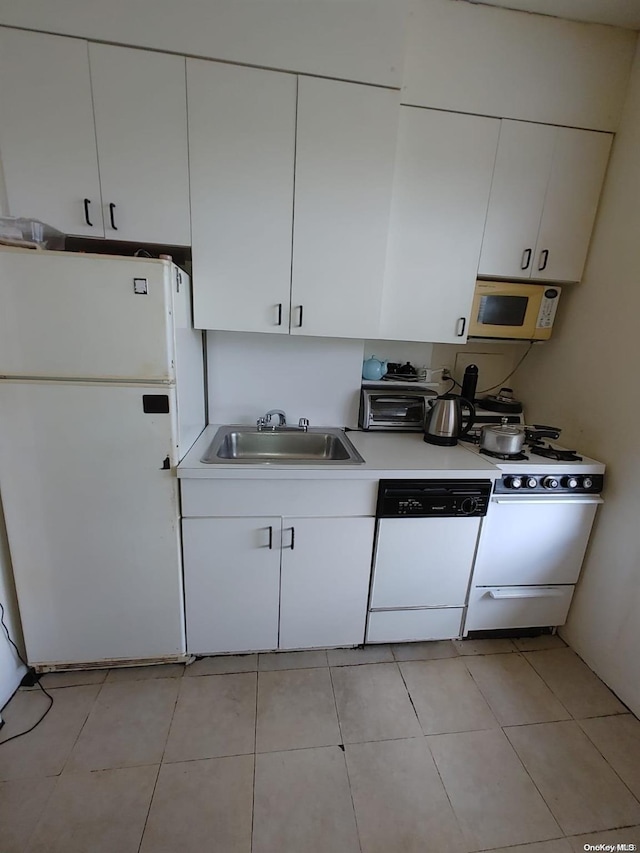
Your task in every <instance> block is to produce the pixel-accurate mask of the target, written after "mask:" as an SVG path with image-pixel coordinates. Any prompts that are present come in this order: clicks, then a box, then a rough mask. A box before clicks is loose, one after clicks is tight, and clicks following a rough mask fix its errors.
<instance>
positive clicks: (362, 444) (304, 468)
mask: <svg viewBox="0 0 640 853" xmlns="http://www.w3.org/2000/svg"><path fill="white" fill-rule="evenodd" d="M245 426H246V425H245ZM218 428H219V425H211V426H208V427H207V428H206V429H205V430H204V432H203V433H202V435H201V436H200V438H199V439H198V440H197V441H196V443H195V444H194V445H193V447H192V448H191V450H190V451H189V452H188V453H187V455H186V456H185V457H184V459H183V460H182V462H181V463H180V464H179V465H178V477H179V478H181V479H184V478H195V479H203V478H206V479H223V480H229V479H234V480H257V479H282V478H283V475H284V474H286V479H287V480H298V479H299V480H379V479H383V478H384V479H399V480H401V479H409V478H436V479H438V478H441V479H447V478H454V477H475V478H478V477H480V478H483V479H490V480H496V479H499V477H500V476H501V472H500V471H499V469H498V468H497V467H496V466H495V465H492V464H491V462H489V461H488V460H487V459H486V458H484V457H482V456H478V455H477V454H476V453H472V452H471V451H469V450H467V449H466V448H465V447H464V445H461V444H459V445H456V446H455V447H436V446H435V445H433V444H427V443H426V442H425V441H423V437H422V433H389V432H362V431H359V430H349V431H348V432H347V436H348V437H349V440H350V441H351V442H352V443H353V445H354V447H355V448H356V450H357V451H358V452H359V453H360V455H361V456H362V457H363V458H364V460H365V462H364V465H362V464H360V465H357V464H353V465H330V464H326V465H322V464H320V465H305V464H304V463H300V464H291V463H289V464H286V465H277V464H275V463H272V462H263V463H261V464H256V465H248V464H246V463H243V464H230V465H217V464H214V465H210V464H207V463H205V462H200V458H201V457H202V456H203V455H204V453H205V451H206V449H207V447H208V446H209V444H210V442H211V441H212V440H213V437H214V435H215V434H216V431H217V430H218Z"/></svg>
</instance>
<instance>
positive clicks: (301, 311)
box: [298, 305, 304, 329]
mask: <svg viewBox="0 0 640 853" xmlns="http://www.w3.org/2000/svg"><path fill="white" fill-rule="evenodd" d="M298 310H299V311H300V314H299V316H298V328H299V329H301V328H302V314H303V312H304V305H298Z"/></svg>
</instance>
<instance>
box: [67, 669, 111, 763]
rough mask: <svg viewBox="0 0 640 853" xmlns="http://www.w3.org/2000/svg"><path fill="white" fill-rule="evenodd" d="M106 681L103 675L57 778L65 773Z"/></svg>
mask: <svg viewBox="0 0 640 853" xmlns="http://www.w3.org/2000/svg"><path fill="white" fill-rule="evenodd" d="M106 680H107V676H106V675H105V677H104V681H101V682H99V689H98V692H97V693H96V695H95V696H94V698H93V702H92V703H91V708H89V711H88V713H87V716H86V717H85V718H84V720H83V722H82V725H81V726H80V729H79V730H78V734H77V735H76V738H75V740H74V742H73V746H72V747H71V749H70V750H69V752H68V753H67V757H66V758H65V760H64V764H63V765H62V770H61V771H60V772H59V773H58V774H57V775H58V777H60V776H62V774H63V773H64V771H65V770H66V768H67V764H68V763H69V759H70V758H71V754H72V752H73V750H74V749H75V748H76V745H77V743H78V741H79V740H80V735H81V734H82V732H83V731H84V727H85V726H86V725H87V722H88V720H89V717H90V716H91V714H92V713H93V710H94V708H95V706H96V704H97V703H98V699H99V698H100V694H101V693H102V688H103V687H104V685H105V683H106ZM77 686H78V687H85V686H87V687H88V686H90V685H77Z"/></svg>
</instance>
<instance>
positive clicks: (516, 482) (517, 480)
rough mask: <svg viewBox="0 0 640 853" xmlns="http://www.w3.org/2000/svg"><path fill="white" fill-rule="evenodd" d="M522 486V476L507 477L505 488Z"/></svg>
mask: <svg viewBox="0 0 640 853" xmlns="http://www.w3.org/2000/svg"><path fill="white" fill-rule="evenodd" d="M521 487H522V477H509V479H508V480H507V488H509V489H519V488H521Z"/></svg>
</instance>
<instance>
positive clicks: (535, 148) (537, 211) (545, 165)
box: [478, 120, 557, 278]
mask: <svg viewBox="0 0 640 853" xmlns="http://www.w3.org/2000/svg"><path fill="white" fill-rule="evenodd" d="M556 134H557V128H556V127H552V126H551V125H544V124H531V123H528V122H522V121H506V120H504V121H502V126H501V128H500V142H499V144H498V156H497V158H496V167H495V172H494V175H493V182H492V184H491V197H490V200H489V211H488V213H487V222H486V226H485V230H484V240H483V242H482V253H481V255H480V265H479V268H478V274H479V275H488V276H498V277H502V278H529V277H530V275H531V270H532V269H533V266H534V262H535V259H536V257H537V256H536V254H535V249H536V238H537V235H538V228H539V226H540V217H541V216H542V207H543V204H544V198H545V193H546V190H547V184H548V181H549V175H550V172H551V163H552V159H553V150H554V146H555V142H556Z"/></svg>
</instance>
